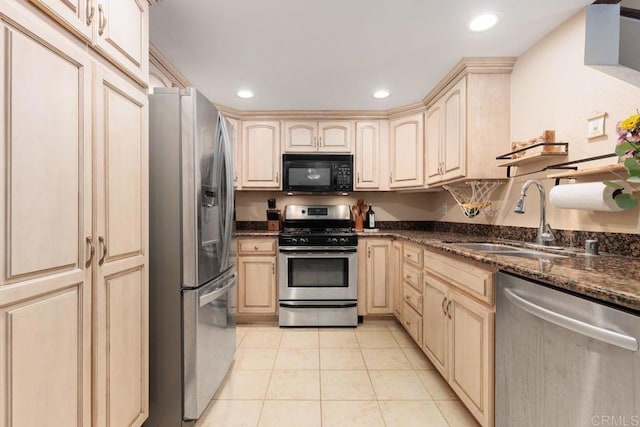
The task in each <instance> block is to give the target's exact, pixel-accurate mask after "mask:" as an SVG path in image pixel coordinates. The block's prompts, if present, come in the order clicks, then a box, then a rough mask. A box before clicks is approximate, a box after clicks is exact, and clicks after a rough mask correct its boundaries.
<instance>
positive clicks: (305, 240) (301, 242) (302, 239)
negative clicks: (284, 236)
mask: <svg viewBox="0 0 640 427" xmlns="http://www.w3.org/2000/svg"><path fill="white" fill-rule="evenodd" d="M308 241H309V240H308V239H305V238H304V237H301V238H299V239H298V242H300V244H301V245H304V244H305V243H307V242H308Z"/></svg>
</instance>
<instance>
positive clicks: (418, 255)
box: [403, 243, 422, 267]
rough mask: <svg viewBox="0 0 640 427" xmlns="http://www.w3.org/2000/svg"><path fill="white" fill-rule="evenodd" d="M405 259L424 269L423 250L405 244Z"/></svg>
mask: <svg viewBox="0 0 640 427" xmlns="http://www.w3.org/2000/svg"><path fill="white" fill-rule="evenodd" d="M403 257H404V259H405V261H409V262H411V263H413V264H415V265H417V266H418V267H422V249H421V248H420V247H418V246H414V245H411V244H407V243H405V244H404V251H403Z"/></svg>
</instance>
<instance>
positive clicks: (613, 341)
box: [495, 272, 640, 427]
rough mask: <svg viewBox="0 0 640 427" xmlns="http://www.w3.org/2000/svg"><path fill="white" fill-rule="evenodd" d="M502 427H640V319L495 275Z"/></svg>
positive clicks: (497, 383)
mask: <svg viewBox="0 0 640 427" xmlns="http://www.w3.org/2000/svg"><path fill="white" fill-rule="evenodd" d="M496 292H497V294H496V358H495V387H496V396H495V402H496V403H495V404H496V408H495V413H496V422H495V425H496V427H513V426H518V427H525V426H545V427H554V426H558V427H571V426H614V425H615V426H640V352H638V340H639V339H640V317H638V316H636V315H633V314H630V313H627V312H625V311H622V310H618V309H615V308H611V307H609V306H606V305H603V304H599V303H597V302H593V301H591V300H588V299H584V298H581V297H578V296H574V295H571V294H568V293H565V292H562V291H558V290H556V289H552V288H549V287H547V286H544V285H542V284H539V283H536V282H533V281H530V280H525V279H523V278H521V277H518V276H514V275H511V274H507V273H502V272H500V273H498V274H497V275H496Z"/></svg>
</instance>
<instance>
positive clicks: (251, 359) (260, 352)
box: [196, 321, 478, 427]
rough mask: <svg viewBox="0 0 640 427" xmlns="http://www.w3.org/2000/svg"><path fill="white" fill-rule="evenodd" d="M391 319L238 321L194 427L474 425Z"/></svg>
mask: <svg viewBox="0 0 640 427" xmlns="http://www.w3.org/2000/svg"><path fill="white" fill-rule="evenodd" d="M477 425H478V424H477V423H476V422H475V420H474V419H473V417H472V416H471V415H470V414H469V412H468V411H467V409H466V408H465V407H464V405H462V403H461V402H460V401H459V400H458V399H457V397H456V395H455V393H454V392H453V391H452V390H451V389H450V388H449V386H448V385H447V384H446V383H445V382H444V380H443V379H442V377H441V376H440V375H439V373H438V372H437V371H436V370H435V369H434V367H433V365H432V364H431V363H430V362H429V360H428V359H427V358H426V357H425V355H424V354H423V353H422V351H421V350H420V349H419V348H418V347H417V346H416V345H415V344H414V342H413V340H412V339H411V338H410V337H409V336H408V335H407V333H406V332H405V331H404V329H402V327H401V326H400V325H399V324H398V323H397V322H395V321H366V322H365V323H364V324H361V325H360V326H358V327H357V328H356V329H340V328H313V329H309V328H300V329H297V328H296V329H291V328H286V329H285V328H278V327H277V326H267V325H251V326H246V325H241V326H239V327H238V350H237V353H236V357H235V361H234V363H233V365H232V367H231V371H230V372H229V374H228V375H227V378H226V379H225V381H224V383H223V384H222V386H221V387H220V390H219V391H218V393H217V394H216V396H215V397H214V399H213V400H212V401H211V403H210V404H209V406H208V408H207V409H206V411H205V413H204V414H203V416H202V417H201V419H200V420H199V422H198V423H197V424H196V426H198V427H236V426H246V427H258V426H259V427H270V426H277V427H288V426H291V427H315V426H318V427H321V426H322V427H341V426H345V427H352V426H353V427H356V426H363V427H375V426H380V427H385V426H386V427H396V426H397V427H412V426H416V427H418V426H419V427H440V426H444V427H446V426H451V427H467V426H470V427H475V426H477Z"/></svg>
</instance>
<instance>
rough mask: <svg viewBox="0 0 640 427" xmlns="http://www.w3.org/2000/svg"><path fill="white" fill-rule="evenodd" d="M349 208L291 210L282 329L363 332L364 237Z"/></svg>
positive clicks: (282, 256)
mask: <svg viewBox="0 0 640 427" xmlns="http://www.w3.org/2000/svg"><path fill="white" fill-rule="evenodd" d="M351 226H352V221H351V209H350V207H349V206H347V205H337V206H331V205H311V206H307V205H287V206H286V207H285V209H284V230H283V231H282V232H281V233H280V236H279V239H278V243H279V256H278V265H279V271H280V281H279V288H278V290H279V295H280V296H279V305H280V309H279V313H280V314H279V324H280V326H357V324H358V312H357V304H358V257H357V247H358V235H357V234H356V233H354V232H352V231H351Z"/></svg>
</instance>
